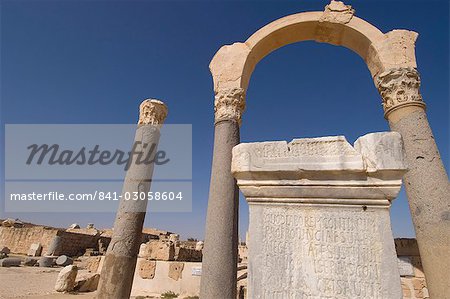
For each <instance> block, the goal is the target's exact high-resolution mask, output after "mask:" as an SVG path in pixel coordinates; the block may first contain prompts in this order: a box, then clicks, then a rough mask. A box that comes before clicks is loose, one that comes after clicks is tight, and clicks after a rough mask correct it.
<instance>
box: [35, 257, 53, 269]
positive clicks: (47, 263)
mask: <svg viewBox="0 0 450 299" xmlns="http://www.w3.org/2000/svg"><path fill="white" fill-rule="evenodd" d="M38 264H39V267H53V266H54V265H55V259H54V258H52V257H49V256H43V257H41V258H40V259H39V261H38Z"/></svg>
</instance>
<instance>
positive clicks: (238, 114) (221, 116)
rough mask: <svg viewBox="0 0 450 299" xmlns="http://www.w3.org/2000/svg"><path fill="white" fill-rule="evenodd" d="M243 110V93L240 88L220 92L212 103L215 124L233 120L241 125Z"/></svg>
mask: <svg viewBox="0 0 450 299" xmlns="http://www.w3.org/2000/svg"><path fill="white" fill-rule="evenodd" d="M244 109H245V91H244V90H243V89H242V88H233V89H227V90H220V91H219V92H217V94H216V99H215V101H214V114H215V122H216V123H218V122H219V121H223V120H235V121H237V122H238V124H241V118H242V113H243V112H244Z"/></svg>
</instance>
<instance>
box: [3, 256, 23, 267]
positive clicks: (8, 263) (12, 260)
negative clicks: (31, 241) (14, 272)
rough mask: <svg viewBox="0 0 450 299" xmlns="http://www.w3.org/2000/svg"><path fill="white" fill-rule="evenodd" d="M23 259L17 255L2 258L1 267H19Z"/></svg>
mask: <svg viewBox="0 0 450 299" xmlns="http://www.w3.org/2000/svg"><path fill="white" fill-rule="evenodd" d="M20 262H21V259H19V258H16V257H7V258H4V259H1V260H0V267H19V266H20Z"/></svg>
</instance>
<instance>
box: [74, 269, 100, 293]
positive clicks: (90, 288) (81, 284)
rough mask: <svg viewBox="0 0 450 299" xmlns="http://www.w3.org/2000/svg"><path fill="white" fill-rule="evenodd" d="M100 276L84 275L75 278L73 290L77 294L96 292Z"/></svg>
mask: <svg viewBox="0 0 450 299" xmlns="http://www.w3.org/2000/svg"><path fill="white" fill-rule="evenodd" d="M99 281H100V274H98V273H96V274H92V273H86V274H83V275H81V276H79V277H77V278H76V281H75V287H74V290H75V291H78V292H94V291H95V290H97V287H98V282H99Z"/></svg>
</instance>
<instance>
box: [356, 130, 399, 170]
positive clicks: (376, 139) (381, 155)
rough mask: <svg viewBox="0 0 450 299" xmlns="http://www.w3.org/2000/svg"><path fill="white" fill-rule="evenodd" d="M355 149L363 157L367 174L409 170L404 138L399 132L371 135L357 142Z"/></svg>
mask: <svg viewBox="0 0 450 299" xmlns="http://www.w3.org/2000/svg"><path fill="white" fill-rule="evenodd" d="M355 149H356V150H357V151H358V152H359V153H360V154H361V155H362V157H363V160H364V164H365V168H366V171H367V172H376V171H379V170H391V171H401V172H404V171H405V170H406V169H407V165H406V161H405V156H404V152H403V141H402V136H401V135H400V134H399V133H397V132H379V133H370V134H367V135H364V136H362V137H359V138H358V139H357V140H356V141H355Z"/></svg>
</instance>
